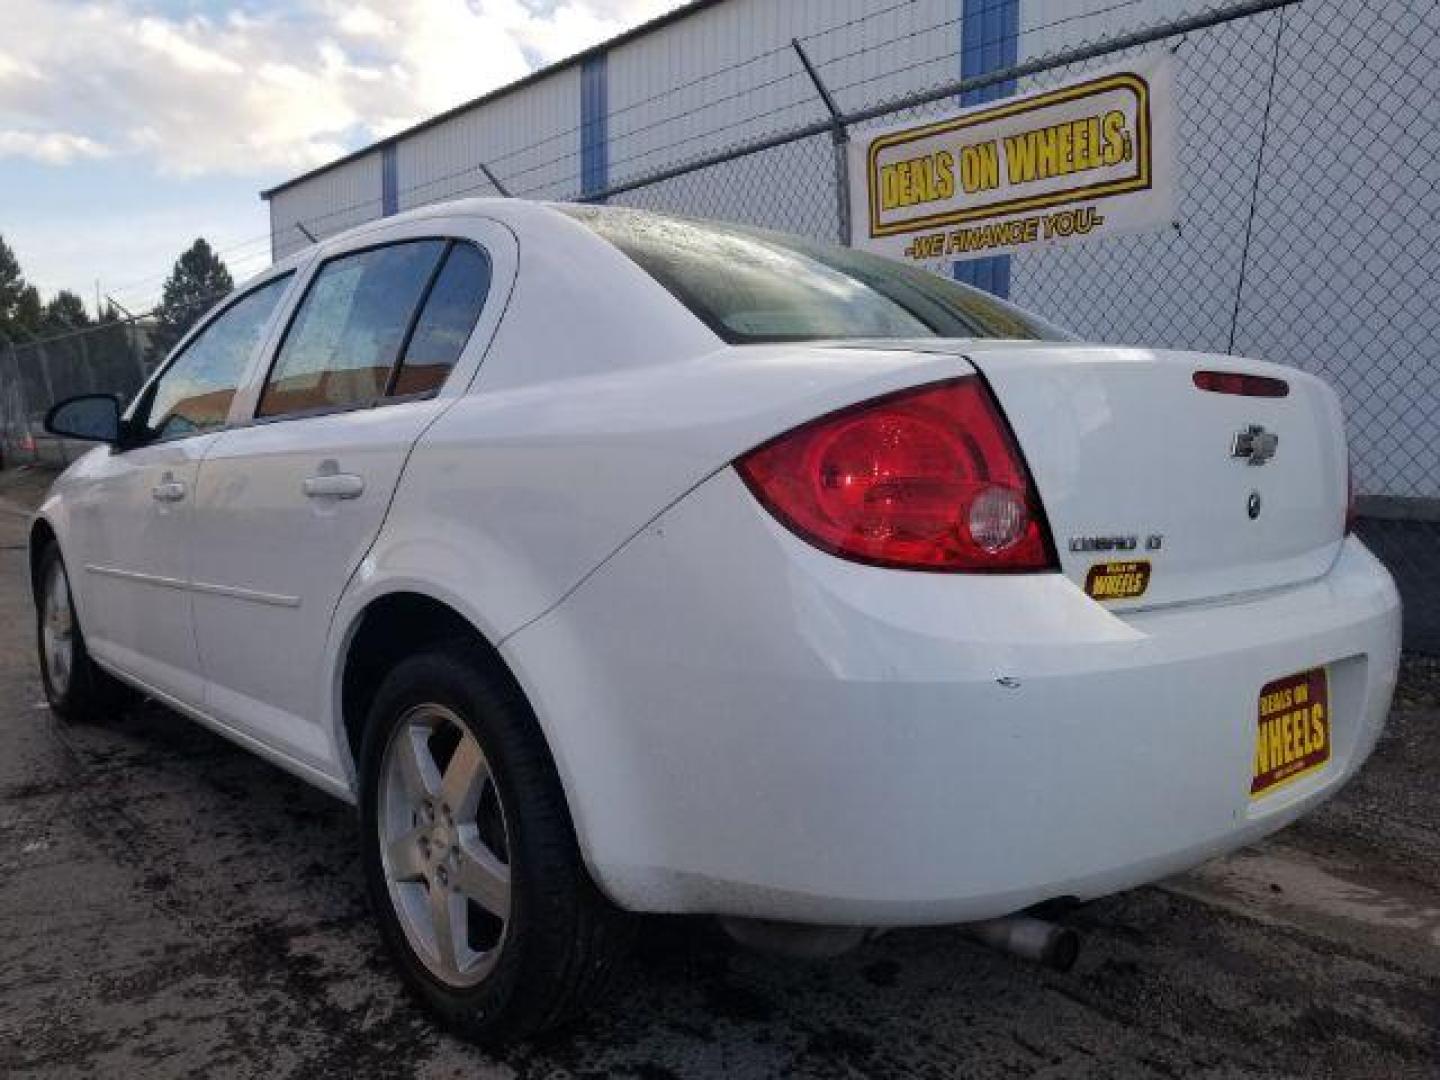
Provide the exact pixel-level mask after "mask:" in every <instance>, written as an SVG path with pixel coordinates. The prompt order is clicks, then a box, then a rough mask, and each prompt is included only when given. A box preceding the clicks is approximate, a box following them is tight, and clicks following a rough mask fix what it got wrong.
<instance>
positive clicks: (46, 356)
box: [0, 236, 234, 418]
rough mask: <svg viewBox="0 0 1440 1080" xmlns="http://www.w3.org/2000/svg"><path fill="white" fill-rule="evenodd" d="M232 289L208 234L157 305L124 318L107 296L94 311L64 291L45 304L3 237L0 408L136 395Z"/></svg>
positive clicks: (187, 254)
mask: <svg viewBox="0 0 1440 1080" xmlns="http://www.w3.org/2000/svg"><path fill="white" fill-rule="evenodd" d="M232 288H234V281H233V280H232V279H231V277H230V271H229V270H228V269H227V268H226V266H225V263H224V262H223V261H222V260H221V259H220V257H219V256H218V255H217V254H216V253H215V252H214V250H213V249H212V248H211V247H210V245H209V243H207V242H206V241H205V240H204V239H198V240H196V241H195V242H194V243H193V244H191V245H190V247H189V248H187V249H186V250H185V251H184V252H183V253H182V254H181V255H180V257H179V258H178V259H176V260H175V265H174V268H173V269H172V270H171V272H170V276H169V277H168V278H166V280H165V285H164V288H163V290H162V292H161V298H160V303H159V305H158V306H157V307H156V308H155V309H154V310H153V311H148V312H143V313H136V314H137V315H138V316H139V317H138V318H135V319H130V318H126V317H125V316H124V314H123V313H122V312H121V311H119V310H117V308H116V306H115V305H114V304H113V303H111V302H109V301H107V302H106V303H105V304H104V306H103V307H101V308H100V309H99V310H98V311H96V312H95V313H94V315H92V314H91V313H90V312H89V311H88V310H87V309H86V307H85V302H84V301H83V300H82V299H81V298H80V296H79V295H78V294H77V293H74V292H71V291H70V290H69V289H61V290H60V291H59V292H57V293H55V295H54V296H52V297H51V298H50V299H49V300H47V301H43V302H42V301H41V299H40V292H39V290H38V289H37V288H36V287H35V286H34V285H32V284H30V283H29V282H27V281H26V280H25V275H24V273H23V272H22V270H21V268H20V261H19V259H17V258H16V257H15V252H14V251H13V250H12V249H11V247H10V245H9V244H7V243H6V242H5V239H4V237H3V236H0V360H4V359H5V354H6V353H7V352H10V351H11V350H13V357H14V363H13V365H12V364H11V363H9V362H5V363H3V364H0V381H3V382H8V383H10V384H11V385H9V386H4V385H0V395H3V396H0V406H3V405H6V403H7V402H8V403H12V404H9V406H8V408H7V410H6V411H7V412H11V413H13V412H14V410H15V408H16V406H15V405H14V404H13V403H14V402H16V401H23V402H24V406H23V408H24V411H25V412H27V413H29V414H30V415H31V417H32V418H33V417H34V416H35V415H37V414H38V413H39V412H43V410H44V409H45V408H48V406H49V405H50V404H52V403H53V402H54V401H56V400H59V399H61V398H64V397H68V396H69V395H71V394H79V393H92V392H100V393H115V394H119V395H120V396H122V397H129V396H130V395H131V394H133V393H134V392H135V391H136V390H137V389H138V388H139V386H140V384H141V382H142V381H143V380H144V377H145V375H146V373H148V371H149V370H151V369H152V368H153V367H154V366H155V365H156V364H157V363H159V362H160V360H162V359H163V358H164V357H165V355H166V353H168V352H169V351H170V349H171V348H172V347H173V346H174V345H175V343H176V342H178V341H179V340H180V339H181V338H182V337H183V336H184V335H185V332H186V331H187V330H189V329H190V327H191V326H193V325H194V324H195V322H196V320H197V319H199V318H200V317H201V316H202V315H203V314H204V313H205V312H206V311H208V310H209V309H210V308H211V307H213V306H214V304H215V302H216V301H217V300H219V299H220V298H221V297H222V296H224V295H225V294H226V293H228V292H230V290H231V289H232Z"/></svg>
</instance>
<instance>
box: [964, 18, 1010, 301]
mask: <svg viewBox="0 0 1440 1080" xmlns="http://www.w3.org/2000/svg"><path fill="white" fill-rule="evenodd" d="M1019 37H1020V0H962V3H961V10H960V77H961V78H962V79H970V78H974V77H975V76H977V75H984V74H985V73H986V72H990V71H1001V70H1003V69H1005V68H1008V67H1014V66H1015V64H1016V62H1017V58H1018V56H1019V50H1018V48H1017V42H1018V40H1019ZM1013 93H1015V80H1014V79H1006V80H1004V81H1003V82H998V83H995V84H994V85H992V86H984V87H981V88H980V89H978V90H967V91H966V92H965V93H963V94H961V95H960V104H961V105H983V104H985V103H986V102H988V101H994V100H996V99H997V98H1003V97H1009V96H1010V95H1011V94H1013ZM955 280H956V281H963V282H965V283H966V284H967V285H974V286H976V287H977V288H980V289H984V290H986V291H987V292H990V293H994V294H995V295H996V296H1009V295H1010V256H1009V255H992V256H991V257H990V258H988V259H970V260H969V261H967V262H963V263H959V264H957V265H956V267H955Z"/></svg>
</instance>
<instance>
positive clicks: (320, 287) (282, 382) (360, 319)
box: [258, 240, 446, 417]
mask: <svg viewBox="0 0 1440 1080" xmlns="http://www.w3.org/2000/svg"><path fill="white" fill-rule="evenodd" d="M445 249H446V242H445V241H444V240H417V241H412V242H408V243H403V244H389V245H386V246H385V247H378V248H371V249H369V250H367V251H358V252H355V253H354V254H351V255H343V256H340V257H339V258H336V259H332V260H330V261H329V262H327V263H326V264H325V265H324V266H323V267H321V269H320V272H319V273H318V274H317V275H316V277H315V280H314V282H312V283H311V285H310V288H309V290H308V291H307V292H306V294H305V299H304V301H303V302H302V303H301V305H300V310H299V311H298V312H297V313H296V315H295V319H294V321H293V322H292V323H291V325H290V329H289V332H288V333H287V334H286V335H285V342H284V344H283V345H282V346H281V347H280V353H279V355H278V356H277V357H276V358H275V365H274V367H273V368H272V369H271V371H270V377H269V379H268V380H266V383H265V392H264V395H263V396H262V397H261V399H260V409H259V413H258V415H260V416H262V417H271V416H285V415H289V414H293V413H305V412H317V411H319V412H323V411H332V410H338V409H347V408H353V407H355V406H358V405H365V404H369V403H372V402H374V401H377V400H378V399H380V398H383V397H384V396H385V394H386V391H387V388H388V384H389V381H390V376H391V373H392V372H393V371H394V369H395V364H396V361H397V359H398V358H399V355H400V350H401V348H402V347H403V345H404V342H405V337H406V334H407V333H408V332H409V330H410V326H411V322H412V319H413V316H414V314H415V310H416V308H417V307H418V306H419V304H420V300H421V297H422V296H423V295H424V293H425V290H426V288H427V287H428V286H429V284H430V281H431V278H432V277H433V276H434V273H435V270H436V268H437V266H438V265H439V262H440V259H441V257H442V255H444V253H445Z"/></svg>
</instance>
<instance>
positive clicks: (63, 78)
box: [0, 0, 679, 176]
mask: <svg viewBox="0 0 1440 1080" xmlns="http://www.w3.org/2000/svg"><path fill="white" fill-rule="evenodd" d="M678 3H679V0H555V2H550V0H426V2H423V3H415V2H411V0H361V2H355V0H303V2H300V3H292V4H288V5H282V6H283V8H284V10H283V11H281V10H269V9H254V10H250V11H238V12H232V13H229V14H223V15H217V16H213V17H210V16H199V15H190V16H185V17H167V16H164V15H162V14H159V13H157V12H156V11H155V10H154V9H153V8H152V6H151V5H150V4H149V3H147V2H146V0H91V2H87V3H81V4H78V5H70V4H65V5H62V4H55V3H53V2H52V0H5V7H6V23H7V25H8V26H10V27H11V28H12V31H11V33H10V34H9V35H7V40H5V41H4V42H3V43H0V155H5V154H11V155H16V154H23V155H25V156H28V157H32V158H35V159H37V160H40V161H45V162H50V163H53V164H65V163H67V162H71V161H74V160H76V159H79V158H85V157H96V156H100V155H104V154H141V155H145V156H147V157H148V158H149V159H151V160H152V161H153V163H154V165H155V167H156V169H157V170H159V171H161V172H168V173H173V174H178V175H182V176H189V175H197V174H205V173H231V174H244V175H253V174H257V173H271V174H273V173H274V172H276V171H281V172H286V171H297V170H300V169H305V168H309V167H311V166H314V165H316V164H319V163H320V162H323V161H326V160H328V159H330V158H333V157H335V156H337V155H338V154H340V153H343V152H344V150H345V149H346V148H348V147H350V146H353V145H355V144H356V143H357V142H362V141H368V140H370V139H373V138H376V137H378V136H380V135H383V134H388V133H389V132H391V131H393V130H395V129H396V128H399V127H402V126H405V125H406V124H409V123H413V122H415V121H417V120H420V119H423V118H424V117H426V116H429V115H432V114H434V113H436V112H439V111H441V110H444V109H447V108H450V107H451V106H454V105H457V104H459V103H461V102H463V101H465V100H467V99H468V98H471V97H475V96H477V95H479V94H482V93H485V92H486V91H489V90H492V89H494V88H496V87H498V86H501V85H503V84H504V83H507V82H510V81H512V80H514V79H516V78H519V77H520V76H522V75H524V74H526V73H527V72H528V71H529V70H530V67H531V62H530V61H531V59H533V58H534V57H539V58H540V59H541V60H542V61H543V62H547V63H548V62H551V61H553V60H557V59H560V58H562V57H564V56H567V55H571V54H573V53H574V52H576V51H578V50H580V49H583V48H585V47H587V46H589V45H592V44H595V43H596V42H598V41H600V40H603V39H604V38H606V37H609V36H611V35H613V34H616V33H619V32H620V31H622V30H623V29H625V28H626V27H629V26H633V25H635V24H636V23H639V22H641V21H644V20H645V19H648V18H652V17H654V16H655V15H658V14H660V13H661V12H663V11H665V10H667V9H669V8H673V7H676V6H678Z"/></svg>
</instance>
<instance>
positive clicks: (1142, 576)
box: [1085, 559, 1150, 600]
mask: <svg viewBox="0 0 1440 1080" xmlns="http://www.w3.org/2000/svg"><path fill="white" fill-rule="evenodd" d="M1149 587H1150V564H1149V562H1147V561H1146V560H1144V559H1131V560H1130V561H1128V562H1108V563H1097V564H1096V565H1094V566H1092V567H1091V568H1090V572H1089V573H1088V574H1086V575H1085V595H1087V596H1091V597H1094V598H1095V599H1096V600H1131V599H1134V598H1135V597H1137V596H1143V595H1144V594H1145V590H1146V589H1148V588H1149Z"/></svg>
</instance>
